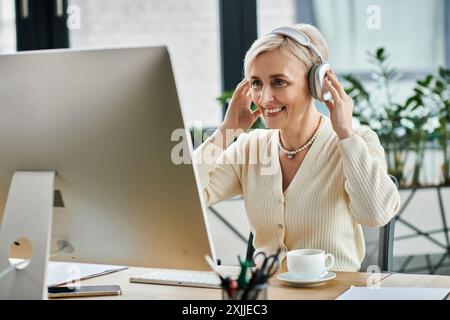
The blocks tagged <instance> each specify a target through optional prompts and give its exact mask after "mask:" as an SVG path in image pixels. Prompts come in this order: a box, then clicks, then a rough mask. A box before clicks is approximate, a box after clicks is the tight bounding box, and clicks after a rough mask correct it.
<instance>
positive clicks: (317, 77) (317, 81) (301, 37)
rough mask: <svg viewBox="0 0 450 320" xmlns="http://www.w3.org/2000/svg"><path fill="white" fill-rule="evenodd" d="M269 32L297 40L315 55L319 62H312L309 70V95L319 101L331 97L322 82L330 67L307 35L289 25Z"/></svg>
mask: <svg viewBox="0 0 450 320" xmlns="http://www.w3.org/2000/svg"><path fill="white" fill-rule="evenodd" d="M270 34H280V35H283V36H287V37H289V38H291V39H294V40H295V41H297V42H298V43H299V44H300V45H302V46H304V47H306V48H308V49H309V50H311V52H313V53H314V55H316V56H317V57H318V58H319V60H320V63H318V64H314V65H313V66H312V68H311V70H309V74H308V81H309V91H310V93H311V95H312V96H313V97H314V98H315V99H317V100H320V101H328V100H331V99H332V96H331V93H330V92H329V91H323V90H322V88H323V82H324V79H325V72H326V71H327V70H330V69H331V66H330V64H329V63H326V62H325V61H324V59H323V57H322V55H321V54H320V51H319V50H317V48H316V47H315V46H314V45H313V44H312V43H311V41H310V39H309V37H308V36H307V35H306V34H304V33H303V32H301V31H298V30H297V29H294V28H291V27H280V28H276V29H275V30H273V31H272V32H271V33H270Z"/></svg>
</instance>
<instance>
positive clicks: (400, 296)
mask: <svg viewBox="0 0 450 320" xmlns="http://www.w3.org/2000/svg"><path fill="white" fill-rule="evenodd" d="M449 293H450V288H398V287H396V288H393V287H380V288H369V287H354V286H352V287H350V288H349V289H348V290H347V291H345V292H344V293H343V294H341V295H340V296H338V297H337V298H336V300H443V299H445V298H446V297H447V296H448V295H449Z"/></svg>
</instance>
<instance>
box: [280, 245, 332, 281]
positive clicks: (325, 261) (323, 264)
mask: <svg viewBox="0 0 450 320" xmlns="http://www.w3.org/2000/svg"><path fill="white" fill-rule="evenodd" d="M286 259H287V268H288V270H289V273H291V274H292V276H293V277H294V278H296V279H305V280H306V279H317V278H319V277H320V276H321V275H323V274H324V273H325V272H326V271H328V270H330V268H332V267H333V266H334V256H333V255H332V254H331V253H327V254H325V251H323V250H319V249H299V250H291V251H288V252H287V257H286Z"/></svg>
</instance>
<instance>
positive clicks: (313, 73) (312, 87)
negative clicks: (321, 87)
mask: <svg viewBox="0 0 450 320" xmlns="http://www.w3.org/2000/svg"><path fill="white" fill-rule="evenodd" d="M320 66H321V64H315V65H313V66H312V68H311V70H309V74H308V82H309V92H310V93H311V95H312V97H313V98H314V99H318V100H320V98H319V92H318V91H317V88H316V81H317V80H316V79H317V74H318V73H317V69H318V68H319V67H320Z"/></svg>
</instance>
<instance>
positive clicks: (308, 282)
mask: <svg viewBox="0 0 450 320" xmlns="http://www.w3.org/2000/svg"><path fill="white" fill-rule="evenodd" d="M334 278H336V273H334V272H331V271H329V272H327V273H325V274H324V275H323V276H321V277H320V278H315V279H298V278H294V276H293V275H292V273H290V272H283V273H280V274H279V275H278V276H277V279H278V280H281V281H284V282H286V283H288V284H290V285H292V286H296V287H318V286H321V285H324V284H325V283H326V282H327V281H329V280H331V279H334Z"/></svg>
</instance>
